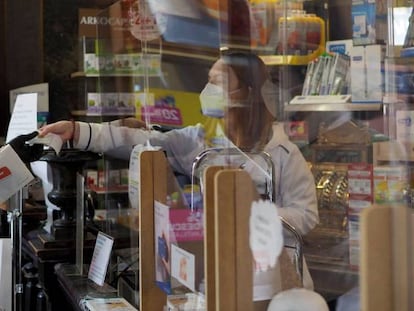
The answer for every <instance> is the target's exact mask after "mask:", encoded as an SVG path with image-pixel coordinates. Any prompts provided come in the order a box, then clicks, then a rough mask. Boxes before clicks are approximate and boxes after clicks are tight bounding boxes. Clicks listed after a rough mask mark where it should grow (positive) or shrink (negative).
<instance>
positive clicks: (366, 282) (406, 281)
mask: <svg viewBox="0 0 414 311" xmlns="http://www.w3.org/2000/svg"><path fill="white" fill-rule="evenodd" d="M412 219H413V216H412V211H411V210H410V209H408V208H407V207H406V206H373V207H371V208H367V209H365V210H364V211H363V212H362V213H361V223H360V231H361V257H360V258H361V262H360V289H361V310H364V311H389V310H399V311H409V310H412V307H413V305H412V302H411V301H410V300H412V285H413V282H414V281H413V278H412V276H413V271H412V269H413V257H412V248H413V236H412V222H413V220H412Z"/></svg>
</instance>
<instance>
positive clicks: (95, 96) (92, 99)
mask: <svg viewBox="0 0 414 311" xmlns="http://www.w3.org/2000/svg"><path fill="white" fill-rule="evenodd" d="M87 96H88V98H87V100H88V108H90V107H101V106H102V102H101V101H102V100H101V93H88V95H87Z"/></svg>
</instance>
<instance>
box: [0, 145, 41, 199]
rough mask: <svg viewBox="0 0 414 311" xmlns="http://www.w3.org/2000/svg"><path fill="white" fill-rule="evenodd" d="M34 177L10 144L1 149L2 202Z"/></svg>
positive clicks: (0, 197)
mask: <svg viewBox="0 0 414 311" xmlns="http://www.w3.org/2000/svg"><path fill="white" fill-rule="evenodd" d="M33 179H34V177H33V175H32V173H30V171H29V170H28V169H27V167H26V165H25V164H24V163H23V162H22V161H21V160H20V158H19V156H18V155H17V153H16V152H15V151H14V150H13V148H12V147H11V146H10V145H6V146H4V147H2V148H1V149H0V203H2V202H4V201H6V200H7V199H9V198H10V197H11V196H12V195H13V194H15V193H16V192H17V191H19V190H20V189H21V188H23V187H24V186H26V185H27V184H28V183H29V182H30V181H32V180H33Z"/></svg>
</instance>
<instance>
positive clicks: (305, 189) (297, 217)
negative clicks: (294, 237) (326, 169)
mask: <svg viewBox="0 0 414 311" xmlns="http://www.w3.org/2000/svg"><path fill="white" fill-rule="evenodd" d="M281 154H282V156H281V157H280V161H281V163H280V161H277V162H275V164H276V165H278V163H280V165H279V168H278V170H279V179H278V185H277V187H278V189H277V195H276V200H277V205H278V206H279V207H280V208H279V209H278V212H279V215H280V216H282V217H283V218H284V219H285V220H287V221H288V222H289V223H290V224H291V225H292V226H294V227H295V228H296V230H298V232H299V233H300V234H302V235H305V234H307V233H308V232H309V231H310V230H312V229H313V228H314V227H315V226H316V225H317V224H318V223H319V214H318V204H317V197H316V187H315V181H314V178H313V174H312V172H311V171H310V169H309V166H308V164H307V163H306V161H305V159H304V158H303V156H302V154H301V153H300V151H299V150H298V149H297V148H292V149H290V150H289V153H287V152H286V151H284V150H281Z"/></svg>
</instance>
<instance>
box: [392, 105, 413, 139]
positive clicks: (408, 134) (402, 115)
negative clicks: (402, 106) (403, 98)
mask: <svg viewBox="0 0 414 311" xmlns="http://www.w3.org/2000/svg"><path fill="white" fill-rule="evenodd" d="M413 122H414V111H409V110H398V111H397V113H396V118H395V126H396V133H397V135H396V136H397V137H396V138H397V140H398V141H400V142H402V143H412V142H414V124H413Z"/></svg>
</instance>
